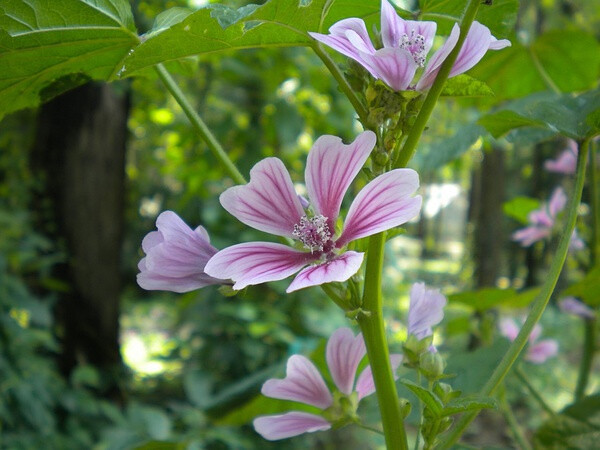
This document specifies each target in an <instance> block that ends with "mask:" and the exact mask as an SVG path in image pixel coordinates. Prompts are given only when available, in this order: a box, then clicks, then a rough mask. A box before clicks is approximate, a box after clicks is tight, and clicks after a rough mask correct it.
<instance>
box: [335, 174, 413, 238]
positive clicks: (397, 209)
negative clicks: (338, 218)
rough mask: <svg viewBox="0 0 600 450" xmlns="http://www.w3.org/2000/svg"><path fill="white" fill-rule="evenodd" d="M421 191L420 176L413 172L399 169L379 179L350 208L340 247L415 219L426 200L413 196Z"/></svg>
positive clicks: (364, 189) (361, 193) (372, 182)
mask: <svg viewBox="0 0 600 450" xmlns="http://www.w3.org/2000/svg"><path fill="white" fill-rule="evenodd" d="M418 187H419V176H418V175H417V173H416V172H415V171H414V170H412V169H395V170H392V171H390V172H387V173H384V174H383V175H379V176H378V177H377V178H375V179H374V180H373V181H371V182H370V183H369V184H367V185H366V186H365V187H364V188H363V189H362V190H361V191H360V192H359V193H358V195H357V196H356V198H355V199H354V201H353V202H352V205H350V209H349V211H348V215H347V216H346V221H345V224H344V231H343V232H342V235H341V236H340V237H339V239H338V240H337V242H336V246H337V247H342V246H343V245H345V244H347V243H348V242H350V241H353V240H356V239H359V238H362V237H365V236H370V235H372V234H376V233H379V232H381V231H384V230H388V229H390V228H393V227H396V226H398V225H402V224H403V223H405V222H407V221H409V220H410V219H412V218H413V217H415V216H416V215H417V214H418V213H419V210H420V209H421V202H422V199H421V196H420V195H418V196H416V197H411V195H412V194H413V193H414V192H415V191H416V190H417V188H418Z"/></svg>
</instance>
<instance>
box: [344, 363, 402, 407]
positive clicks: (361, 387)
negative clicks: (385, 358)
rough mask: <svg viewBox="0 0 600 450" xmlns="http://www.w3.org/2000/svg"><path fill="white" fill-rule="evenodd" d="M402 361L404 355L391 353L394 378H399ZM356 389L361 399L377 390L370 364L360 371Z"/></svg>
mask: <svg viewBox="0 0 600 450" xmlns="http://www.w3.org/2000/svg"><path fill="white" fill-rule="evenodd" d="M401 363H402V355H400V354H397V353H392V354H391V355H390V364H391V365H392V373H393V374H394V380H397V379H398V374H397V373H396V371H397V370H398V367H400V364H401ZM355 391H356V392H357V393H358V400H359V401H360V400H361V399H363V398H365V397H367V396H369V395H371V394H372V393H373V392H375V381H374V380H373V372H372V371H371V366H370V365H369V366H367V367H365V369H364V370H363V371H362V372H361V373H360V375H359V377H358V380H357V381H356V389H355Z"/></svg>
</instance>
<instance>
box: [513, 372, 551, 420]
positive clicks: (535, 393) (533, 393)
mask: <svg viewBox="0 0 600 450" xmlns="http://www.w3.org/2000/svg"><path fill="white" fill-rule="evenodd" d="M514 371H515V375H516V376H517V378H518V379H519V381H520V382H521V383H522V384H523V386H525V389H527V390H528V391H529V393H530V394H531V396H532V397H533V398H534V399H535V401H536V402H538V404H539V405H540V407H541V408H542V409H543V410H544V411H546V412H547V413H548V414H549V415H551V416H555V415H556V412H555V411H554V410H553V409H552V408H550V406H549V405H548V403H546V401H545V400H544V398H543V397H542V395H541V394H540V393H539V392H538V390H537V389H536V388H535V387H533V385H532V384H531V382H530V381H529V380H528V379H527V375H525V373H524V372H523V371H522V370H521V368H520V367H519V366H517V367H515V369H514Z"/></svg>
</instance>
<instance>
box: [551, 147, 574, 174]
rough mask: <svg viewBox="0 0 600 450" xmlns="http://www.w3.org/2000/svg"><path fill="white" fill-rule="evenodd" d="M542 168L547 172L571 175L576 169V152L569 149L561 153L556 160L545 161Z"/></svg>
mask: <svg viewBox="0 0 600 450" xmlns="http://www.w3.org/2000/svg"><path fill="white" fill-rule="evenodd" d="M576 150H577V149H576ZM544 168H545V169H546V170H547V171H548V172H555V173H563V174H565V175H573V174H574V173H575V169H576V168H577V151H575V152H573V151H572V150H571V149H566V150H564V151H562V152H561V153H560V154H559V155H558V157H557V158H556V159H549V160H548V161H546V162H545V163H544Z"/></svg>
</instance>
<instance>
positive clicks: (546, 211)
mask: <svg viewBox="0 0 600 450" xmlns="http://www.w3.org/2000/svg"><path fill="white" fill-rule="evenodd" d="M566 204H567V195H566V194H565V191H564V190H563V189H562V188H560V187H558V188H556V189H555V190H554V192H553V193H552V197H551V198H550V202H549V203H548V204H547V205H546V204H544V205H542V207H541V208H540V209H536V210H535V211H532V212H530V213H529V217H528V219H529V223H530V226H528V227H526V228H522V229H520V230H517V231H516V232H515V233H514V234H513V236H512V237H513V240H515V241H518V242H520V243H521V245H522V246H523V247H529V246H530V245H531V244H533V243H534V242H537V241H540V240H542V239H545V238H547V237H549V236H550V235H551V234H552V227H553V226H554V221H555V220H556V216H558V213H560V212H561V211H562V210H563V209H564V208H565V205H566Z"/></svg>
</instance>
